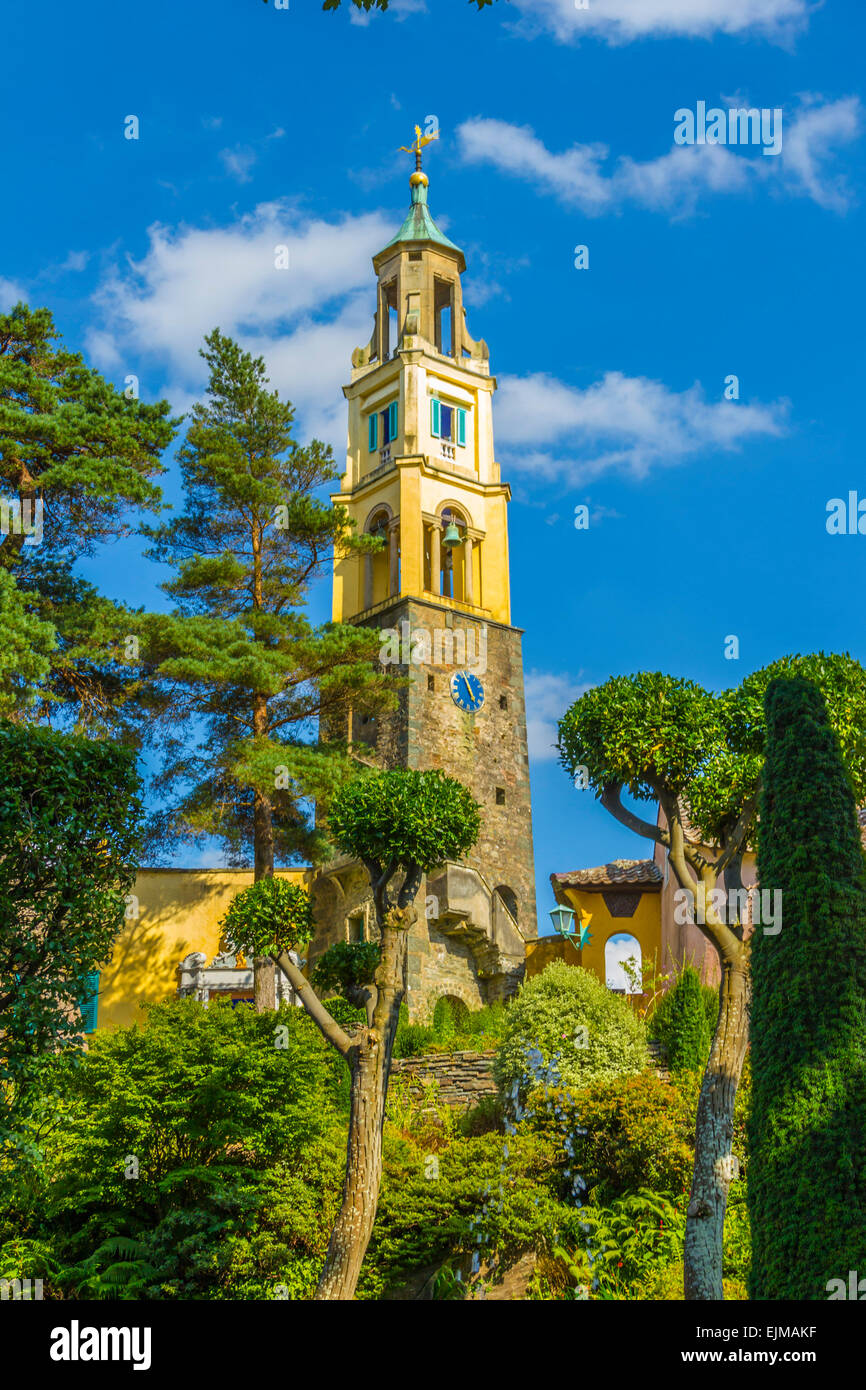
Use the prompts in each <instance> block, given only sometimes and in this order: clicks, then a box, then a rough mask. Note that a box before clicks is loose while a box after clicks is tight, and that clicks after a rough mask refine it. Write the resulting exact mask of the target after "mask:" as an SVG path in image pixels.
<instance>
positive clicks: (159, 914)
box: [97, 869, 312, 1028]
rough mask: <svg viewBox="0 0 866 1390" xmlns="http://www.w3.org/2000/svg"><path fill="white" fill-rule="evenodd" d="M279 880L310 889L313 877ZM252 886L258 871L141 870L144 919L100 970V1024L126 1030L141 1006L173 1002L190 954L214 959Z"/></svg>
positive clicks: (285, 874)
mask: <svg viewBox="0 0 866 1390" xmlns="http://www.w3.org/2000/svg"><path fill="white" fill-rule="evenodd" d="M277 877H278V878H287V879H289V880H290V881H291V882H293V883H300V884H304V885H308V884H309V882H310V880H311V877H312V875H311V872H310V870H309V869H285V870H279V871H278V873H277ZM252 882H253V872H252V869H141V870H140V872H139V875H138V878H137V879H136V881H135V887H134V888H133V893H134V895H135V897H136V898H137V899H138V917H137V918H136V919H131V920H130V921H128V922H127V924H126V926H125V927H124V929H123V931H122V932H121V933H120V935H119V937H118V938H117V941H116V942H115V946H114V952H113V955H112V959H111V961H110V962H109V963H108V964H106V965H104V966H103V967H102V970H101V972H100V977H99V1005H98V1012H97V1026H98V1027H99V1028H105V1027H109V1026H111V1025H112V1024H116V1025H120V1026H122V1027H126V1026H128V1025H129V1024H130V1023H134V1022H136V1021H138V1020H141V1019H142V1017H143V1016H142V1014H141V1011H140V1009H139V1005H140V1004H142V1003H145V1002H148V1003H152V1002H156V1001H157V1000H160V999H169V998H173V997H174V994H175V991H176V989H177V967H178V966H179V965H180V963H181V961H182V960H183V958H184V956H188V955H189V954H190V952H191V951H203V952H204V954H205V955H206V956H207V958H208V961H209V962H210V961H211V960H212V959H213V957H214V956H215V955H216V953H217V951H218V950H219V946H220V930H219V925H218V924H219V921H220V918H221V917H222V916H223V915H224V913H225V911H226V909H227V908H228V905H229V903H230V902H231V900H232V898H233V897H234V896H235V894H236V893H239V892H240V890H241V889H242V888H246V887H247V886H248V885H249V884H250V883H252Z"/></svg>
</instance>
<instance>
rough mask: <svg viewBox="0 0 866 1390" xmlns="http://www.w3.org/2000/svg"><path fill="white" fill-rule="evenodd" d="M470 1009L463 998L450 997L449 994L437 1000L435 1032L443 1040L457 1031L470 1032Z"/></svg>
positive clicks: (434, 1020)
mask: <svg viewBox="0 0 866 1390" xmlns="http://www.w3.org/2000/svg"><path fill="white" fill-rule="evenodd" d="M469 1031H470V1028H469V1010H468V1008H467V1007H466V1005H465V1004H464V1002H463V1000H462V999H449V998H448V997H447V995H444V994H443V996H442V998H441V999H437V1000H436V1004H435V1007H434V1009H433V1032H434V1033H435V1034H436V1035H437V1037H439V1038H442V1039H443V1040H444V1039H446V1038H449V1037H453V1036H454V1035H455V1033H468V1032H469Z"/></svg>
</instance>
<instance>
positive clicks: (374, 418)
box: [367, 410, 379, 454]
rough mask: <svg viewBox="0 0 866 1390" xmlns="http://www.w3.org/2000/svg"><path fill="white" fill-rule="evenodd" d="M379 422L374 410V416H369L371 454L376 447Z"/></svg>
mask: <svg viewBox="0 0 866 1390" xmlns="http://www.w3.org/2000/svg"><path fill="white" fill-rule="evenodd" d="M378 422H379V417H378V415H377V414H376V412H375V410H374V411H373V412H372V414H370V415H368V416H367V448H368V449H369V451H370V453H371V454H372V452H373V450H374V449H375V447H376V439H377V432H376V425H377V424H378Z"/></svg>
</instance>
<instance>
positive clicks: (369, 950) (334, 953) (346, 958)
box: [313, 941, 380, 994]
mask: <svg viewBox="0 0 866 1390" xmlns="http://www.w3.org/2000/svg"><path fill="white" fill-rule="evenodd" d="M379 955H380V951H379V943H378V941H338V942H337V944H336V945H335V946H329V947H328V949H327V951H325V953H324V955H322V956H321V957H320V959H319V960H318V962H317V964H316V966H315V969H314V970H313V984H314V985H315V986H316V989H322V990H329V989H333V990H338V991H340V992H341V993H343V994H345V993H346V991H347V990H352V989H353V988H355V987H357V986H363V985H369V984H371V983H372V981H373V976H374V975H375V973H376V967H377V966H378V964H379Z"/></svg>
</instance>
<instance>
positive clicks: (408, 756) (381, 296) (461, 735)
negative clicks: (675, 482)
mask: <svg viewBox="0 0 866 1390" xmlns="http://www.w3.org/2000/svg"><path fill="white" fill-rule="evenodd" d="M416 137H417V138H416V141H415V143H414V145H413V146H412V150H413V152H414V153H415V165H416V167H415V172H414V173H413V174H412V175H411V178H410V180H409V185H410V196H411V202H410V206H409V211H408V213H407V215H406V218H405V221H404V222H403V225H402V226H401V228H400V230H399V231H398V232H397V234H396V236H394V237H393V238H392V239H391V241H389V242H388V244H387V245H386V246H384V247H383V248H382V250H381V251H379V252H378V254H377V255H376V256H374V258H373V269H374V271H375V274H376V279H377V285H376V313H375V318H374V323H373V332H372V336H371V338H370V341H369V343H368V344H367V346H366V347H363V348H356V350H355V351H354V352H353V354H352V374H351V381H350V383H349V384H348V385H347V386H345V387H344V388H343V390H344V394H345V396H346V399H347V402H348V412H349V429H348V452H347V465H346V472H345V474H344V475H343V478H342V485H341V490H340V492H339V493H336V494H334V495H333V496H332V501H334V502H335V503H339V504H341V505H342V506H343V507H345V508H346V510H347V512H348V514H349V516H350V517H351V518H352V520H353V521H354V523H355V526H356V528H357V531H358V533H359V534H363V533H369V534H373V535H377V536H380V537H381V538H382V539H383V541H384V545H383V548H382V549H381V550H380V551H379V552H378V553H376V554H373V555H358V554H354V553H349V552H342V553H341V552H339V551H338V552H337V553H336V554H335V556H334V576H333V618H334V621H336V622H357V623H363V624H365V625H370V626H375V627H377V628H379V629H381V631H382V639H383V641H382V649H381V651H382V660H383V662H384V663H387V664H390V665H392V666H393V667H394V669H395V670H396V672H397V673H398V674H400V675H402V676H409V677H411V685H410V686H409V687H407V688H404V689H402V690H401V691H400V708H399V709H398V710H397V711H396V712H395V713H394V714H393V715H388V716H384V717H382V718H380V719H379V720H374V719H372V718H370V719H367V720H364V719H362V718H361V717H360V716H357V715H355V716H352V717H351V718H350V726H351V727H350V731H349V736H350V738H351V740H352V742H353V743H354V744H355V745H356V747H358V748H363V749H364V752H365V756H366V755H368V756H369V759H370V761H371V762H373V763H375V764H377V765H380V766H385V767H411V768H419V769H427V768H441V769H442V770H443V771H444V772H446V773H448V774H449V775H451V776H454V777H457V778H459V779H460V780H461V781H462V782H463V783H464V784H465V785H466V786H467V787H469V789H470V791H471V792H472V794H473V795H474V796H475V798H476V800H477V801H478V802H479V803H480V805H481V812H482V815H481V819H482V825H481V834H480V837H479V840H478V844H477V845H476V846H475V849H474V850H473V852H472V853H471V854H470V855H469V856H468V857H467V859H466V861H465V862H462V863H461V864H448V865H446V866H445V867H444V868H443V869H442V870H439V871H437V872H436V873H434V874H431V875H430V876H429V878H428V881H427V884H426V888H425V889H423V890H422V891H423V892H424V894H425V897H426V903H427V915H426V920H422V921H421V922H419V924H418V926H417V927H416V928H414V929H413V932H412V937H411V940H410V945H409V993H408V996H407V997H408V1003H409V1010H410V1016H411V1017H413V1018H415V1019H421V1018H425V1017H427V1016H428V1015H429V1012H430V1010H431V1008H432V1007H433V1005H434V1004H435V1001H436V999H437V998H438V997H439V996H440V995H443V994H447V995H451V996H454V997H457V998H460V999H462V1000H463V1001H464V1002H465V1003H466V1004H468V1005H469V1006H470V1007H473V1008H474V1007H479V1006H480V1005H481V1004H482V1003H485V1002H488V1001H492V1000H494V999H496V998H500V997H503V996H504V995H507V994H510V993H512V992H513V991H514V990H515V989H516V988H517V986H518V984H519V981H520V978H521V977H522V973H523V962H524V957H525V943H526V941H527V940H534V939H535V937H536V936H537V925H536V912H535V878H534V868H533V857H532V822H531V809H530V794H529V763H528V755H527V745H526V714H525V706H524V690H523V665H522V655H521V631H520V630H519V629H518V628H515V627H512V626H511V608H510V598H509V578H508V526H507V504H508V501H509V498H510V495H511V494H510V489H509V487H508V484H507V483H504V482H502V480H501V478H500V472H499V465H498V463H497V462H496V460H495V457H494V447H493V412H492V401H493V393H494V391H495V390H496V380H495V378H494V377H492V376H491V375H490V364H489V353H488V349H487V345H486V343H485V342H484V341H483V340H479V341H477V342H476V341H475V340H474V339H473V338H472V337H471V336H470V334H469V331H468V329H467V326H466V313H465V310H464V307H463V288H462V282H461V275H462V273H463V271H464V270H465V268H466V263H465V259H464V256H463V252H462V251H461V250H460V249H459V247H457V246H456V245H455V244H454V242H453V241H451V240H450V239H449V238H448V237H447V236H445V235H444V233H443V232H441V231H440V230H439V228H438V227H437V225H436V223H435V222H434V220H433V218H432V216H431V214H430V209H429V206H428V201H427V197H428V179H427V175H426V174H425V173H424V171H423V170H422V168H421V146H422V144H426V143H427V142H428V140H427V139H425V137H423V136H422V135H421V132H420V130H419V129H418V127H416ZM433 138H435V137H433ZM428 139H429V137H428ZM365 894H366V876H365V875H364V874H363V871H359V870H358V866H350V865H348V864H347V865H345V866H343V867H342V868H341V867H340V864H339V862H338V863H337V864H335V865H332V866H328V868H327V869H326V870H325V871H324V873H323V875H321V876H320V878H319V880H317V887H316V890H315V892H314V901H315V905H316V916H317V922H318V923H320V928H321V929H320V931H319V932H318V933H317V937H316V940H315V941H314V943H313V947H312V956H313V957H315V956H316V955H317V954H319V953H320V951H321V950H323V949H325V947H326V946H328V945H331V944H333V942H334V941H337V940H346V939H347V938H348V939H362V938H363V936H364V935H365V934H366V935H369V933H370V928H371V914H370V912H369V910H368V907H367V906H366V905H365V904H364V902H363V901H362V900H363V899H364V897H365ZM366 896H367V897H368V896H369V895H368V894H366ZM420 901H421V898H420V895H419V903H420Z"/></svg>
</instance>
